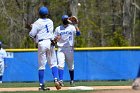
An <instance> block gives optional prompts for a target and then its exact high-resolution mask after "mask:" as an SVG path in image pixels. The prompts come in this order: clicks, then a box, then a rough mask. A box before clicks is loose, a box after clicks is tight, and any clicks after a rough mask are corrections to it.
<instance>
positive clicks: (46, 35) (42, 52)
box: [29, 18, 57, 70]
mask: <svg viewBox="0 0 140 93" xmlns="http://www.w3.org/2000/svg"><path fill="white" fill-rule="evenodd" d="M53 28H54V27H53V21H52V20H51V19H48V18H45V19H41V18H39V19H38V20H37V21H36V22H34V23H33V24H32V30H31V31H30V32H29V35H30V37H32V38H34V39H35V42H36V43H37V44H38V64H39V70H41V69H45V65H46V62H48V63H49V65H50V67H54V66H57V59H56V55H55V50H54V47H52V46H51V41H50V39H53V38H54V34H53Z"/></svg>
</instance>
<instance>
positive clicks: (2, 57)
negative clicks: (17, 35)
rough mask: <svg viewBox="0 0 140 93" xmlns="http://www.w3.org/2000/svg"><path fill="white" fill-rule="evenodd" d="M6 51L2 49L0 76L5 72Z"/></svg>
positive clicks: (0, 52)
mask: <svg viewBox="0 0 140 93" xmlns="http://www.w3.org/2000/svg"><path fill="white" fill-rule="evenodd" d="M6 56H7V54H6V51H5V50H4V49H3V48H1V49H0V76H1V75H3V72H4V58H6Z"/></svg>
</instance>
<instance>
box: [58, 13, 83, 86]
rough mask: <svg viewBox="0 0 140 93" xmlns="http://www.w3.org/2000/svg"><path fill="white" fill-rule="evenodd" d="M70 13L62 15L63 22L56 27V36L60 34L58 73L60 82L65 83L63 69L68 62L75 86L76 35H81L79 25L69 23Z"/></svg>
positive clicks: (71, 82)
mask: <svg viewBox="0 0 140 93" xmlns="http://www.w3.org/2000/svg"><path fill="white" fill-rule="evenodd" d="M68 18H69V17H68V15H63V16H62V22H63V24H62V25H60V26H58V27H57V28H56V29H55V36H60V40H59V41H58V42H57V46H58V51H57V57H58V73H59V80H60V81H59V83H60V85H61V86H64V84H63V70H64V65H65V62H66V63H67V66H68V69H69V74H70V85H71V86H74V57H73V56H74V54H73V53H74V36H75V35H76V36H79V35H80V31H79V28H78V27H77V26H74V25H72V24H69V20H68Z"/></svg>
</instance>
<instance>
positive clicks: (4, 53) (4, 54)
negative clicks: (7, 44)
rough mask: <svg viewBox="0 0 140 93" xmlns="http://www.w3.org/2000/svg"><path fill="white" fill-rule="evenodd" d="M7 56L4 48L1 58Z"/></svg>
mask: <svg viewBox="0 0 140 93" xmlns="http://www.w3.org/2000/svg"><path fill="white" fill-rule="evenodd" d="M6 57H7V53H6V51H5V50H3V58H6Z"/></svg>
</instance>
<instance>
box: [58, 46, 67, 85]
mask: <svg viewBox="0 0 140 93" xmlns="http://www.w3.org/2000/svg"><path fill="white" fill-rule="evenodd" d="M57 59H58V73H59V82H60V85H61V86H64V83H63V74H64V66H65V54H64V52H63V48H59V49H58V52H57Z"/></svg>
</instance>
